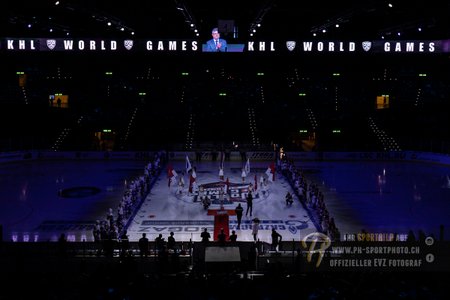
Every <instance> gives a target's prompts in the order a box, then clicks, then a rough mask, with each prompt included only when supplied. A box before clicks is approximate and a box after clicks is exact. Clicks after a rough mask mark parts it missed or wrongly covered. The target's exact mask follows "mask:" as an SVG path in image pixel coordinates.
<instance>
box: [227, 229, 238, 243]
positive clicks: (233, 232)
mask: <svg viewBox="0 0 450 300" xmlns="http://www.w3.org/2000/svg"><path fill="white" fill-rule="evenodd" d="M228 239H229V240H230V242H232V243H235V242H236V240H237V235H236V231H234V230H233V231H231V234H230V236H229V237H228Z"/></svg>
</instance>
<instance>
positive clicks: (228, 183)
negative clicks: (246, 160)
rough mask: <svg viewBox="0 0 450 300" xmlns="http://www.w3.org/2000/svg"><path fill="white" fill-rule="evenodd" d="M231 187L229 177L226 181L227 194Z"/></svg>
mask: <svg viewBox="0 0 450 300" xmlns="http://www.w3.org/2000/svg"><path fill="white" fill-rule="evenodd" d="M229 188H230V179H228V177H227V181H225V194H226V193H228V189H229Z"/></svg>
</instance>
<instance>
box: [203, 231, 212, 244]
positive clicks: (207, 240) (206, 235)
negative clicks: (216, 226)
mask: <svg viewBox="0 0 450 300" xmlns="http://www.w3.org/2000/svg"><path fill="white" fill-rule="evenodd" d="M200 237H201V238H202V242H204V243H207V242H209V239H210V238H211V235H210V234H209V232H208V229H206V228H205V229H204V230H203V232H202V233H201V234H200Z"/></svg>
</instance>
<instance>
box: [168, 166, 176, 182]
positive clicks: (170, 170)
mask: <svg viewBox="0 0 450 300" xmlns="http://www.w3.org/2000/svg"><path fill="white" fill-rule="evenodd" d="M177 176H178V174H177V171H175V170H174V169H173V168H172V165H169V166H167V177H168V178H169V182H168V186H169V187H170V185H171V183H172V180H175V178H176V177H177Z"/></svg>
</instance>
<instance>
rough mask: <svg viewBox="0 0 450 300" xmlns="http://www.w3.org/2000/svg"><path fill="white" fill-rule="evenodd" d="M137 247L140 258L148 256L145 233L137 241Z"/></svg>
mask: <svg viewBox="0 0 450 300" xmlns="http://www.w3.org/2000/svg"><path fill="white" fill-rule="evenodd" d="M138 245H139V255H140V256H141V257H142V256H145V257H147V256H148V238H147V234H146V233H145V232H144V233H142V237H141V238H140V239H139V242H138Z"/></svg>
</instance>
